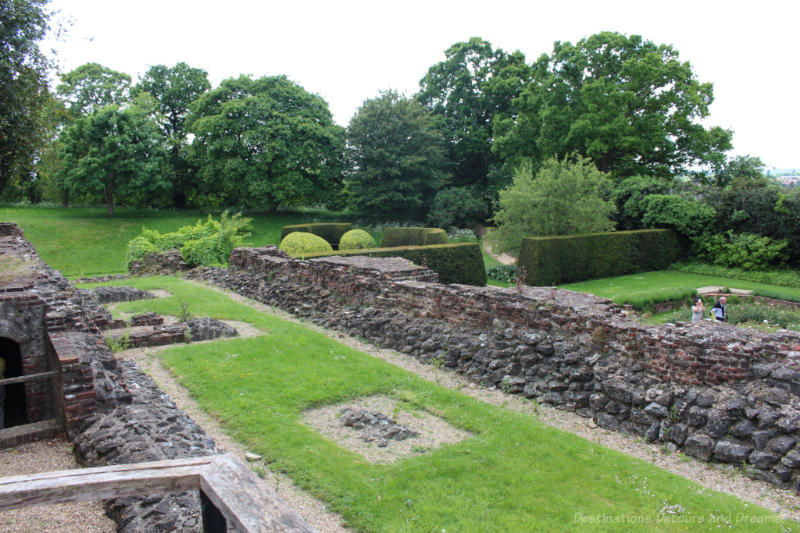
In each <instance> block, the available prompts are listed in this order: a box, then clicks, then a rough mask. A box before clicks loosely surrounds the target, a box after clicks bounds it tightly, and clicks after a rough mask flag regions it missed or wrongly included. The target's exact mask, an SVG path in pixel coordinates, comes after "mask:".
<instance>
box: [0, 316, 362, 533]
mask: <svg viewBox="0 0 800 533" xmlns="http://www.w3.org/2000/svg"><path fill="white" fill-rule="evenodd" d="M223 322H225V323H226V324H228V325H230V326H233V327H234V328H236V331H238V333H239V337H254V336H258V335H264V334H265V333H264V332H263V331H261V330H259V329H256V328H254V327H253V326H251V325H250V324H247V323H245V322H237V321H232V320H223ZM216 340H219V339H214V340H209V341H203V342H215V341H216ZM171 347H174V345H167V346H155V347H150V348H135V349H132V350H125V351H123V352H118V353H117V357H120V358H125V359H131V360H134V361H136V363H137V364H138V365H139V368H140V369H141V370H142V371H143V372H145V373H146V374H148V375H149V376H150V377H151V378H152V379H153V381H155V382H156V384H157V385H158V386H159V388H161V390H162V391H164V392H165V393H166V394H167V395H169V397H170V399H171V400H172V401H173V402H175V405H177V406H178V408H179V409H181V410H182V411H183V412H185V413H186V414H187V415H189V416H190V417H192V419H193V420H194V421H195V422H197V424H198V425H200V427H202V428H203V430H204V431H205V432H206V433H208V434H209V435H210V436H211V438H213V439H214V442H215V443H216V446H217V450H218V451H219V452H220V453H233V454H236V456H237V457H239V459H241V460H242V461H247V458H246V454H247V452H248V451H249V450H247V448H245V447H244V445H243V444H241V443H239V442H236V441H235V440H233V439H232V438H231V437H229V436H228V435H226V434H225V431H224V430H223V429H222V426H221V425H220V423H219V422H218V421H217V419H215V418H214V417H212V416H211V415H209V414H207V413H206V412H205V411H203V410H202V409H200V407H198V405H197V402H195V401H194V400H193V399H192V397H191V396H190V395H189V392H188V391H187V390H186V389H184V388H183V387H182V386H180V385H179V384H178V382H177V381H176V380H175V378H174V377H173V376H172V374H170V372H169V371H168V370H167V369H165V368H164V367H163V366H162V365H161V360H160V359H159V358H158V357H157V353H158V352H159V351H161V350H165V349H167V348H171ZM250 466H251V468H252V469H253V471H255V472H256V473H257V474H258V475H259V477H261V478H263V479H264V480H265V481H266V482H267V483H268V484H269V485H270V486H271V487H272V488H273V489H275V491H276V492H277V493H278V496H279V497H280V498H281V499H282V500H283V501H285V502H286V503H288V504H289V505H290V506H291V507H292V508H293V509H294V510H295V511H297V513H298V514H299V515H300V516H302V517H303V519H304V520H305V521H306V522H308V523H309V524H310V525H311V527H313V528H314V529H316V530H318V531H323V532H326V533H327V532H331V533H344V532H349V531H351V530H350V529H348V528H346V527H345V526H344V522H343V520H342V518H341V517H340V516H339V515H337V514H335V513H333V512H330V511H328V510H327V508H326V507H325V504H324V503H322V502H321V501H319V500H317V499H316V498H314V497H313V496H311V495H310V494H309V493H307V492H305V491H303V490H302V489H300V488H298V487H296V486H295V485H294V484H293V482H292V480H291V479H290V478H289V477H287V476H285V475H283V474H280V473H278V472H274V471H272V470H270V467H269V465H267V464H266V463H265V462H264V461H262V460H260V461H254V462H250ZM0 531H2V530H0Z"/></svg>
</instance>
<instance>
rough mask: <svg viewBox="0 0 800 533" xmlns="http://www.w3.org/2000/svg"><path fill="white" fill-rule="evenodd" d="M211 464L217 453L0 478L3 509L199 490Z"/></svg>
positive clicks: (1, 506) (0, 501) (0, 506)
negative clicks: (201, 476)
mask: <svg viewBox="0 0 800 533" xmlns="http://www.w3.org/2000/svg"><path fill="white" fill-rule="evenodd" d="M208 464H213V456H208V457H197V458H191V459H181V460H178V461H155V462H150V463H138V464H127V465H115V466H103V467H97V468H78V469H75V470H61V471H57V472H45V473H42V474H32V475H29V476H13V477H6V478H0V511H4V510H6V509H15V508H18V507H27V506H29V505H45V504H52V503H65V502H74V501H90V500H102V499H106V498H119V497H126V496H141V495H142V494H148V495H151V494H164V493H169V492H173V491H180V490H192V489H197V488H199V487H200V475H201V470H202V468H203V467H204V466H206V465H208Z"/></svg>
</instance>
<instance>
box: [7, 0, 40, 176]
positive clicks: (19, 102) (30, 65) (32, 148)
mask: <svg viewBox="0 0 800 533" xmlns="http://www.w3.org/2000/svg"><path fill="white" fill-rule="evenodd" d="M47 4H48V0H0V192H2V191H3V189H4V188H5V186H6V184H7V183H8V182H9V181H12V180H24V179H25V177H26V176H29V175H30V173H31V172H32V168H33V162H34V159H35V154H36V152H37V151H38V150H39V149H40V148H41V146H42V145H43V143H44V141H45V138H46V130H47V125H46V120H45V111H44V110H45V107H46V105H47V102H48V101H49V94H48V91H47V73H48V71H49V69H50V63H49V61H48V60H47V59H46V58H45V57H44V56H43V55H42V53H41V52H40V51H39V46H38V44H37V43H38V41H39V40H40V39H42V37H44V35H45V33H46V32H47V29H48V26H47V21H48V17H49V13H48V12H47V11H46V10H45V7H46V6H47Z"/></svg>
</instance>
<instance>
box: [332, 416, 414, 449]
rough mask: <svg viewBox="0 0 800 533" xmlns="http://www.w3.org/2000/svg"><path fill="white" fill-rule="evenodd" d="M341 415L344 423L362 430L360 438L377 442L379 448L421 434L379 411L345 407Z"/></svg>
mask: <svg viewBox="0 0 800 533" xmlns="http://www.w3.org/2000/svg"><path fill="white" fill-rule="evenodd" d="M339 417H340V419H341V421H342V425H344V426H346V427H350V428H353V429H355V430H361V433H360V434H359V438H360V439H361V440H363V441H364V442H375V444H376V445H377V446H378V448H385V447H386V446H388V445H389V441H390V440H395V441H401V440H405V439H407V438H409V437H416V436H418V435H419V433H417V432H416V431H414V430H413V429H411V428H408V427H406V426H403V425H400V424H398V423H397V422H395V421H394V420H393V419H391V418H389V417H388V416H386V415H385V414H383V413H381V412H379V411H369V410H367V409H363V408H359V407H345V408H344V409H342V410H341V411H340V412H339Z"/></svg>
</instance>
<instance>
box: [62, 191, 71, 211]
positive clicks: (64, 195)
mask: <svg viewBox="0 0 800 533" xmlns="http://www.w3.org/2000/svg"><path fill="white" fill-rule="evenodd" d="M61 206H62V207H69V189H66V188H65V189H64V190H63V191H62V192H61Z"/></svg>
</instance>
